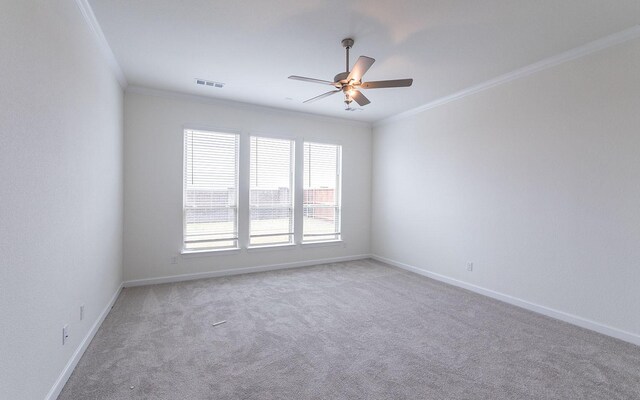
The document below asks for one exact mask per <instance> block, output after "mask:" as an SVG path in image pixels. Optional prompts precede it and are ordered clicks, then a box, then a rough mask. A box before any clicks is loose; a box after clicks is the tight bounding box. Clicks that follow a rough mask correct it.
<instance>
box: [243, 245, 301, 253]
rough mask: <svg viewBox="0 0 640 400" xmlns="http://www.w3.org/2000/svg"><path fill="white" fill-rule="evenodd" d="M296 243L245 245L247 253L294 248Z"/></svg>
mask: <svg viewBox="0 0 640 400" xmlns="http://www.w3.org/2000/svg"><path fill="white" fill-rule="evenodd" d="M294 248H296V245H295V244H293V243H287V244H268V245H265V246H250V247H247V252H248V253H253V252H260V251H270V250H285V249H294Z"/></svg>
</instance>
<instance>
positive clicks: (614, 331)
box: [371, 254, 640, 346]
mask: <svg viewBox="0 0 640 400" xmlns="http://www.w3.org/2000/svg"><path fill="white" fill-rule="evenodd" d="M371 258H373V259H374V260H377V261H381V262H383V263H386V264H389V265H392V266H394V267H398V268H401V269H404V270H407V271H411V272H414V273H416V274H419V275H422V276H426V277H427V278H431V279H435V280H437V281H440V282H444V283H447V284H450V285H453V286H457V287H460V288H463V289H467V290H470V291H472V292H475V293H478V294H481V295H484V296H487V297H491V298H493V299H496V300H500V301H503V302H505V303H509V304H512V305H514V306H517V307H521V308H524V309H527V310H529V311H533V312H536V313H538V314H542V315H546V316H547V317H551V318H555V319H558V320H560V321H564V322H568V323H570V324H572V325H576V326H579V327H581V328H585V329H589V330H592V331H595V332H598V333H602V334H603V335H607V336H611V337H614V338H616V339H620V340H624V341H625V342H629V343H633V344H635V345H638V346H640V335H638V334H635V333H631V332H627V331H623V330H621V329H618V328H614V327H612V326H608V325H605V324H601V323H599V322H595V321H592V320H590V319H586V318H582V317H579V316H577V315H573V314H569V313H566V312H563V311H559V310H555V309H553V308H549V307H545V306H541V305H539V304H535V303H531V302H529V301H526V300H522V299H519V298H517V297H513V296H510V295H507V294H503V293H500V292H496V291H493V290H490V289H486V288H483V287H481V286H477V285H474V284H471V283H467V282H464V281H460V280H458V279H454V278H450V277H448V276H445V275H441V274H437V273H435V272H431V271H428V270H425V269H422V268H418V267H415V266H413V265H409V264H405V263H401V262H399V261H395V260H390V259H388V258H385V257H381V256H378V255H375V254H372V255H371Z"/></svg>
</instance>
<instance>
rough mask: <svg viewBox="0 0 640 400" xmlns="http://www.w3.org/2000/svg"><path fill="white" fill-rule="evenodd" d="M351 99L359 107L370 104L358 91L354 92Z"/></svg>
mask: <svg viewBox="0 0 640 400" xmlns="http://www.w3.org/2000/svg"><path fill="white" fill-rule="evenodd" d="M351 98H352V99H354V100H355V101H356V103H358V104H359V105H361V106H366V105H367V104H369V103H371V102H370V101H369V99H367V98H366V97H365V96H364V95H363V94H362V93H361V92H360V91H359V90H354V91H353V94H352V95H351Z"/></svg>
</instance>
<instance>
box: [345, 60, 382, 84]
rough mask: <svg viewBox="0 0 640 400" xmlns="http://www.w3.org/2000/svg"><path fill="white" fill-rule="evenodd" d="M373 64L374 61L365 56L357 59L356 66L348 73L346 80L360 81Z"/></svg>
mask: <svg viewBox="0 0 640 400" xmlns="http://www.w3.org/2000/svg"><path fill="white" fill-rule="evenodd" d="M374 62H376V60H374V59H373V58H371V57H367V56H360V57H358V61H356V64H355V65H354V66H353V68H352V69H351V72H350V73H349V76H348V77H347V80H351V79H353V80H355V81H360V80H362V76H363V75H364V74H365V73H366V72H367V71H368V70H369V68H371V66H372V65H373V63H374Z"/></svg>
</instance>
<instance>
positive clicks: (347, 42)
mask: <svg viewBox="0 0 640 400" xmlns="http://www.w3.org/2000/svg"><path fill="white" fill-rule="evenodd" d="M342 46H343V47H344V48H345V49H346V51H347V68H346V69H345V72H349V49H351V48H352V47H353V39H351V38H346V39H342Z"/></svg>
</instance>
